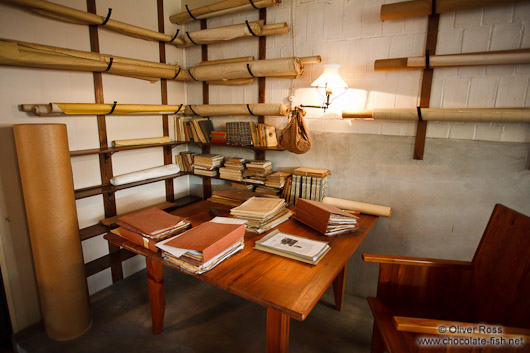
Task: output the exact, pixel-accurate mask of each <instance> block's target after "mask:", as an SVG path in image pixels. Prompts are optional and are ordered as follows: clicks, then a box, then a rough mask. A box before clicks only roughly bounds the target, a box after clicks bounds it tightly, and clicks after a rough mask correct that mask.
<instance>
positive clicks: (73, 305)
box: [13, 124, 91, 340]
mask: <svg viewBox="0 0 530 353" xmlns="http://www.w3.org/2000/svg"><path fill="white" fill-rule="evenodd" d="M13 130H14V135H15V144H16V150H17V157H18V165H19V170H20V179H21V182H22V191H23V193H24V204H25V206H26V217H27V222H28V228H29V235H30V239H31V250H32V253H33V262H34V266H35V276H36V279H37V286H38V289H39V298H40V303H41V310H42V317H43V321H44V328H45V330H46V333H47V335H48V336H49V337H50V338H52V339H55V340H69V339H73V338H76V337H78V336H80V335H82V334H83V333H85V331H87V330H88V329H89V327H90V323H91V321H90V304H89V298H88V289H87V283H86V278H85V265H84V261H83V253H82V250H81V241H80V238H79V224H78V222H77V210H76V203H75V196H74V183H73V177H72V167H71V164H70V153H69V151H68V150H69V148H68V137H67V133H66V125H64V124H25V125H15V126H14V127H13Z"/></svg>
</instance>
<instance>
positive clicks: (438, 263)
mask: <svg viewBox="0 0 530 353" xmlns="http://www.w3.org/2000/svg"><path fill="white" fill-rule="evenodd" d="M362 257H363V260H364V261H365V262H376V263H382V264H395V265H411V266H422V267H444V268H455V269H468V270H470V269H471V268H472V267H473V266H472V264H471V262H469V261H458V260H440V259H429V258H424V257H409V256H393V255H377V254H363V255H362Z"/></svg>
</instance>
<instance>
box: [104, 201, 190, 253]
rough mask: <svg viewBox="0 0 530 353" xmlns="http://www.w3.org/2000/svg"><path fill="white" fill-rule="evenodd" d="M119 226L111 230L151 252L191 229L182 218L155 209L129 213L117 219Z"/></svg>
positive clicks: (187, 222)
mask: <svg viewBox="0 0 530 353" xmlns="http://www.w3.org/2000/svg"><path fill="white" fill-rule="evenodd" d="M116 224H117V225H118V226H119V227H118V228H115V229H113V230H112V232H113V233H114V234H117V235H119V236H121V237H123V238H125V239H127V240H130V241H132V242H133V243H135V244H138V245H140V246H143V247H144V248H146V249H149V250H152V251H158V249H157V247H156V246H155V244H156V243H157V242H159V241H161V240H163V239H166V238H168V237H172V236H174V235H176V234H179V233H181V232H182V231H184V230H186V229H188V228H190V227H191V223H190V222H189V221H187V220H185V219H184V218H182V217H178V216H175V215H172V214H169V213H167V212H165V211H162V210H161V209H159V208H157V207H150V208H147V209H145V210H142V211H138V212H133V213H129V214H127V215H124V216H121V217H120V218H118V221H117V222H116Z"/></svg>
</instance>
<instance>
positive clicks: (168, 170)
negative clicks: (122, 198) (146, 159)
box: [110, 164, 180, 185]
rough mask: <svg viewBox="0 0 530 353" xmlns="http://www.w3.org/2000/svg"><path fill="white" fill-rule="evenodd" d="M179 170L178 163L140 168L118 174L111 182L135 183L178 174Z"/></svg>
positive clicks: (114, 183)
mask: <svg viewBox="0 0 530 353" xmlns="http://www.w3.org/2000/svg"><path fill="white" fill-rule="evenodd" d="M178 172H180V168H179V166H178V165H176V164H167V165H163V166H160V167H154V168H148V169H143V170H138V171H136V172H132V173H127V174H122V175H117V176H115V177H112V178H110V183H111V184H112V185H123V184H129V183H134V182H136V181H142V180H147V179H153V178H159V177H163V176H168V175H172V174H177V173H178Z"/></svg>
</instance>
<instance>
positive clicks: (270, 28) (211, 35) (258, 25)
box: [177, 20, 289, 47]
mask: <svg viewBox="0 0 530 353" xmlns="http://www.w3.org/2000/svg"><path fill="white" fill-rule="evenodd" d="M263 23H264V21H262V20H260V21H254V22H247V23H241V24H237V25H231V26H224V27H216V28H208V29H202V30H199V31H193V32H186V34H185V35H183V36H182V44H178V45H177V46H178V47H191V46H194V45H202V44H213V43H220V42H224V41H228V40H234V39H242V38H251V37H253V36H258V37H261V36H267V35H276V34H283V33H288V32H289V26H288V25H287V23H285V22H284V23H278V24H272V25H264V24H263Z"/></svg>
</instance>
